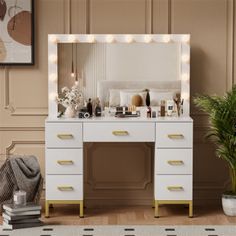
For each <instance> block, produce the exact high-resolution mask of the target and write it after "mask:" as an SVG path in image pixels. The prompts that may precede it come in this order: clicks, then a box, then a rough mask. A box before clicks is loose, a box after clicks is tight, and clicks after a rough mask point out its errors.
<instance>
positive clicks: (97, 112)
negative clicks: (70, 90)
mask: <svg viewBox="0 0 236 236" xmlns="http://www.w3.org/2000/svg"><path fill="white" fill-rule="evenodd" d="M101 115H102V108H101V105H100V100H99V98H96V106H95V116H101Z"/></svg>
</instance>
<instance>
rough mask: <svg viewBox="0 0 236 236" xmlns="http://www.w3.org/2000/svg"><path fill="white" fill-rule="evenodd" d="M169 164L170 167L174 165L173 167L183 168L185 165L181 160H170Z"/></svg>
mask: <svg viewBox="0 0 236 236" xmlns="http://www.w3.org/2000/svg"><path fill="white" fill-rule="evenodd" d="M167 162H168V164H169V165H172V166H182V165H183V164H184V162H183V161H181V160H170V161H167Z"/></svg>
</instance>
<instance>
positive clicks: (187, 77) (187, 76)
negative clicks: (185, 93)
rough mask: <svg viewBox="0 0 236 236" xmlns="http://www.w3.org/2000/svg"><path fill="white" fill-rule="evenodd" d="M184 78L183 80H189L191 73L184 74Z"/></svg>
mask: <svg viewBox="0 0 236 236" xmlns="http://www.w3.org/2000/svg"><path fill="white" fill-rule="evenodd" d="M182 80H183V81H188V80H189V74H188V73H184V74H182Z"/></svg>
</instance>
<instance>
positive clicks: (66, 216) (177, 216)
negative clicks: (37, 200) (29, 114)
mask: <svg viewBox="0 0 236 236" xmlns="http://www.w3.org/2000/svg"><path fill="white" fill-rule="evenodd" d="M195 208H196V209H194V214H195V216H194V218H188V208H185V207H184V206H181V205H180V206H161V207H160V213H161V217H160V218H154V217H153V216H154V211H153V209H152V208H151V207H148V206H132V207H127V206H125V207H113V208H111V207H104V208H93V209H92V208H90V209H85V218H82V219H80V218H79V216H78V215H79V207H77V206H76V207H75V206H71V205H66V206H63V205H58V206H55V207H54V209H50V211H51V217H50V218H47V219H46V218H44V217H43V218H42V219H43V221H44V222H45V223H46V224H63V225H151V224H156V225H228V224H236V217H227V216H225V215H224V214H223V211H222V209H221V207H210V208H209V207H208V208H206V207H195ZM0 221H1V219H0Z"/></svg>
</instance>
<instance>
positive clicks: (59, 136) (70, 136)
mask: <svg viewBox="0 0 236 236" xmlns="http://www.w3.org/2000/svg"><path fill="white" fill-rule="evenodd" d="M57 137H58V138H59V139H73V138H74V136H73V134H58V135H57Z"/></svg>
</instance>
